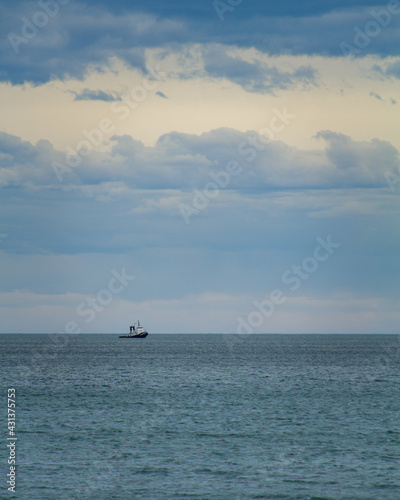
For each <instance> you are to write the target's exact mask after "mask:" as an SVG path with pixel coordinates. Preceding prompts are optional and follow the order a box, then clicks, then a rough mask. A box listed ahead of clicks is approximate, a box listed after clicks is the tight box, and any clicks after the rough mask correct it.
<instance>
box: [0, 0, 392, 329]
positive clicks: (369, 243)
mask: <svg viewBox="0 0 400 500" xmlns="http://www.w3.org/2000/svg"><path fill="white" fill-rule="evenodd" d="M399 28H400V1H398V0H391V1H389V2H379V1H368V0H357V1H354V0H352V1H350V0H330V1H325V2H317V1H312V0H307V1H304V2H295V1H288V0H287V1H282V2H275V1H265V2H262V3H261V4H260V2H256V1H255V0H242V1H241V0H229V1H228V0H226V1H219V0H217V1H212V0H210V1H204V0H202V1H199V0H194V1H192V2H184V1H183V0H175V1H170V2H165V1H164V2H163V1H161V0H158V1H157V0H150V1H149V0H146V1H145V2H144V1H141V0H139V1H137V2H131V1H127V0H121V1H115V0H114V1H110V0H100V1H95V0H87V1H76V0H42V1H20V0H13V1H6V0H2V1H1V2H0V32H1V37H0V109H1V114H0V190H1V197H0V209H1V211H0V263H1V266H0V320H1V321H0V332H1V333H24V332H25V333H53V332H58V333H64V332H65V333H81V332H82V333H117V332H118V333H120V332H126V331H129V330H128V328H129V325H131V324H132V323H133V322H134V321H137V320H138V319H140V320H141V322H142V323H143V324H144V326H145V327H146V329H147V330H148V331H149V332H153V333H156V332H157V333H235V334H239V335H246V334H251V333H399V324H400V293H399V292H400V279H399V278H400V276H399V271H400V265H399V258H398V256H399V251H400V224H399V215H400V214H399V212H400V209H399V195H400V156H399V150H400V136H399V133H398V131H399V125H400V123H399V122H400V112H399V111H400V85H399V84H400V29H399Z"/></svg>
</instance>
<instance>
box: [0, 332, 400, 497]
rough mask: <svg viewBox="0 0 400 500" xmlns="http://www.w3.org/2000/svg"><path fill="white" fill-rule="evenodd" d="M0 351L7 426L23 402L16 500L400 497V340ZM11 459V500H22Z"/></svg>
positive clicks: (107, 342) (218, 341)
mask: <svg viewBox="0 0 400 500" xmlns="http://www.w3.org/2000/svg"><path fill="white" fill-rule="evenodd" d="M0 346H1V353H0V371H1V384H2V395H3V396H2V401H3V406H4V411H3V415H6V413H7V410H6V408H7V399H6V398H7V388H8V387H15V388H16V406H17V408H16V410H17V432H16V437H17V495H16V496H15V497H14V498H18V499H22V500H25V499H26V500H47V499H60V500H64V499H68V500H71V499H82V500H84V499H93V500H103V499H104V500H111V499H116V500H120V499H136V498H138V499H141V498H142V499H151V500H157V499H213V500H214V499H215V500H217V499H227V500H228V499H229V500H235V499H237V500H239V499H257V498H259V499H261V498H265V499H274V500H275V499H276V500H279V499H282V500H283V499H288V500H289V499H290V500H306V499H360V500H368V499H374V500H386V499H391V500H398V499H399V498H400V477H399V453H400V439H399V438H400V428H399V427H400V426H399V406H400V405H399V402H400V398H399V396H400V394H399V392H400V391H399V388H400V385H399V382H400V378H399V358H400V356H399V352H400V349H399V348H400V343H399V340H398V336H394V335H392V336H390V335H348V336H346V335H249V336H243V337H238V336H233V335H232V336H229V335H150V336H149V337H147V339H144V340H130V339H126V340H125V339H119V338H118V336H116V335H77V336H74V335H72V336H70V337H68V338H65V337H62V336H60V337H51V336H49V335H0ZM2 432H3V436H4V437H5V438H6V437H7V434H6V432H7V424H6V420H5V419H4V418H3V431H2ZM3 443H6V440H5V439H4V440H3ZM5 448H6V445H5V444H3V452H4V449H5ZM3 452H2V454H1V455H0V457H2V459H1V464H0V471H1V490H0V498H13V495H12V494H9V492H8V491H7V485H6V479H7V478H6V473H7V472H8V470H7V468H8V467H9V466H8V465H7V457H6V452H4V453H3Z"/></svg>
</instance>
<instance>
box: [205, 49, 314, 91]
mask: <svg viewBox="0 0 400 500" xmlns="http://www.w3.org/2000/svg"><path fill="white" fill-rule="evenodd" d="M203 52H204V69H205V71H206V73H207V74H208V75H210V76H213V77H215V78H227V79H228V80H231V81H232V82H235V83H237V84H238V85H240V86H241V87H243V88H244V89H245V90H247V91H248V92H259V93H270V94H273V93H274V90H285V89H289V88H293V87H295V86H297V85H299V84H302V85H310V84H312V85H316V70H314V69H313V68H312V67H311V66H299V67H298V68H296V69H294V70H292V71H283V70H280V69H278V68H277V67H276V66H269V65H268V64H266V63H263V62H260V61H255V62H248V61H245V60H243V59H240V58H239V57H232V56H230V55H228V53H227V50H226V48H223V47H220V46H219V47H210V48H207V49H205V50H204V51H203Z"/></svg>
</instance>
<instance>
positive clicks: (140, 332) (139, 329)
mask: <svg viewBox="0 0 400 500" xmlns="http://www.w3.org/2000/svg"><path fill="white" fill-rule="evenodd" d="M147 335H148V332H146V330H145V329H144V328H143V326H142V325H141V324H140V321H138V322H137V325H136V324H134V325H132V326H131V327H130V330H129V335H120V336H119V338H120V339H144V338H145V337H147Z"/></svg>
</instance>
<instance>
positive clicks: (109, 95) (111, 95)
mask: <svg viewBox="0 0 400 500" xmlns="http://www.w3.org/2000/svg"><path fill="white" fill-rule="evenodd" d="M69 92H70V93H71V94H74V95H75V98H74V101H104V102H113V101H121V96H120V95H119V94H118V93H116V92H105V91H103V90H90V89H83V90H82V91H81V92H75V91H73V90H72V91H69Z"/></svg>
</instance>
